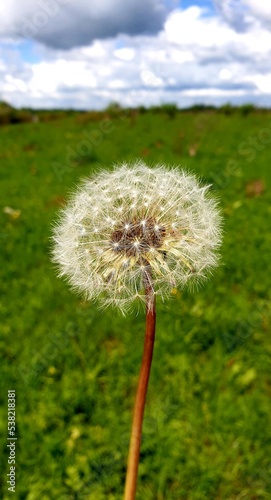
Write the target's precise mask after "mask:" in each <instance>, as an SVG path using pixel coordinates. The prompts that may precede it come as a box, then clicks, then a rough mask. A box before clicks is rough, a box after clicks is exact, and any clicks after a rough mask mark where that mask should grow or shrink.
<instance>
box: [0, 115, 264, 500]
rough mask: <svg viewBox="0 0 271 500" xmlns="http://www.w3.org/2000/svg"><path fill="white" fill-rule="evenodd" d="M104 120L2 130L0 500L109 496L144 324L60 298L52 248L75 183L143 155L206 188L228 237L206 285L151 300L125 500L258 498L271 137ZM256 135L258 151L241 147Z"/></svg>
mask: <svg viewBox="0 0 271 500" xmlns="http://www.w3.org/2000/svg"><path fill="white" fill-rule="evenodd" d="M104 119H105V114H103V115H101V116H100V118H99V115H97V113H96V114H93V115H91V113H90V114H89V115H84V114H82V115H80V114H78V116H73V117H68V118H66V119H63V120H58V121H52V122H47V123H46V122H45V123H43V122H41V123H28V124H18V125H13V126H12V125H11V126H5V127H1V128H0V163H1V211H0V219H1V228H2V229H1V234H0V241H1V248H2V252H1V259H2V260H1V266H0V269H1V280H0V282H1V288H2V293H1V303H0V308H1V316H2V320H1V337H0V357H1V365H0V366H1V368H0V370H1V377H0V389H1V391H0V403H1V408H0V432H1V435H2V437H3V439H2V441H1V455H0V464H1V466H0V467H1V478H0V496H1V498H3V499H4V500H7V499H9V498H11V497H12V495H13V497H14V498H16V499H20V500H40V499H42V500H47V499H48V500H51V499H57V500H58V499H60V500H73V499H75V500H81V499H82V500H85V499H90V500H92V499H93V500H115V499H116V500H119V499H121V498H122V492H123V485H124V479H125V469H126V459H127V452H128V442H129V434H130V425H131V411H132V407H133V401H134V394H135V388H136V383H137V376H138V371H139V366H140V359H141V353H142V344H143V336H144V314H143V313H140V314H139V315H138V316H136V317H134V316H128V317H127V318H122V317H121V316H118V315H117V314H116V312H115V311H114V310H107V311H106V312H103V313H102V312H100V311H99V310H98V309H97V308H96V306H95V305H94V304H92V303H84V302H83V301H82V299H81V298H80V297H78V296H76V295H74V294H73V293H71V291H70V290H69V288H68V286H67V285H66V283H65V282H64V281H62V280H59V279H58V278H57V277H56V275H55V272H54V269H53V266H52V264H51V262H50V256H49V252H50V241H49V238H50V235H51V224H52V222H53V220H54V219H55V218H56V214H57V212H58V210H59V208H60V206H61V204H62V203H63V202H64V200H65V199H66V198H67V196H68V194H69V192H70V191H71V189H74V187H75V186H76V185H77V183H78V181H79V180H80V179H81V177H82V176H87V175H88V174H91V173H92V172H93V171H96V170H97V169H99V168H100V166H105V167H111V166H112V164H113V163H115V162H117V161H119V160H131V159H133V158H138V157H141V158H143V159H144V160H145V161H146V162H148V163H151V164H154V163H157V162H165V163H167V164H174V165H181V166H182V167H185V168H187V169H189V170H192V171H193V172H194V173H196V174H198V175H199V176H200V177H201V178H202V179H203V180H204V181H205V182H207V183H212V184H213V191H214V193H215V194H216V195H217V196H219V198H220V203H221V206H222V210H223V214H224V219H225V236H224V241H223V247H222V264H221V266H220V267H219V269H218V270H217V271H216V272H215V274H214V276H213V277H212V279H211V280H210V281H209V282H208V283H207V284H206V285H205V286H204V287H203V288H201V289H200V290H199V291H198V292H196V293H194V294H191V293H189V292H186V291H184V292H179V291H178V292H177V293H175V295H174V296H173V298H172V301H170V302H169V303H168V304H166V305H163V304H161V303H159V304H158V314H157V316H158V321H157V339H156V345H155V353H154V359H153V366H152V373H151V379H150V385H149V391H148V397H147V406H146V411H145V420H144V429H143V440H142V452H141V462H140V468H139V479H138V493H137V498H138V500H173V499H174V500H205V499H206V500H210V499H215V500H243V499H246V500H247V499H251V500H258V499H271V493H270V492H271V426H270V411H271V403H270V401H271V400H270V396H271V376H270V373H271V343H270V311H271V302H270V300H271V297H270V276H271V259H270V247H271V234H270V233H271V231H270V229H271V227H270V218H271V217H270V216H271V208H270V207H271V169H270V163H271V142H268V141H267V142H266V140H265V143H264V142H263V140H262V138H264V135H262V133H261V131H262V129H264V128H265V129H266V128H268V129H270V130H271V113H267V112H251V113H249V114H247V115H246V116H242V115H241V114H239V113H231V114H230V115H225V114H223V113H216V112H214V111H204V112H197V113H196V112H194V113H193V112H187V113H175V114H173V116H170V115H169V114H167V113H166V110H165V111H164V113H154V112H145V113H143V112H142V113H141V114H140V113H139V114H138V113H137V112H134V113H130V114H126V113H124V112H121V111H120V112H119V113H115V115H114V117H113V118H111V119H110V122H108V121H107V122H102V121H101V120H104ZM89 134H90V135H89ZM259 134H260V136H259ZM254 135H255V136H256V137H257V138H258V139H257V140H258V143H257V148H258V149H259V150H258V151H257V150H256V149H255V147H252V146H251V145H250V146H249V145H248V144H247V143H248V141H249V140H250V139H249V137H250V136H254ZM258 136H259V137H258ZM265 139H266V137H265ZM84 141H87V143H86V142H84ZM243 141H246V144H243V145H242V143H243ZM246 148H247V149H248V148H250V149H251V148H252V151H250V152H248V151H245V149H246ZM253 148H254V152H253ZM68 154H72V158H70V160H71V161H68V162H67V159H66V157H67V155H68ZM252 156H254V158H253V160H251V159H252ZM68 160H69V158H68ZM254 181H259V182H258V188H257V184H256V185H255V184H254ZM4 207H10V208H11V209H13V210H15V212H11V213H10V210H7V209H5V211H3V209H4ZM18 210H20V213H19V212H16V211H18ZM7 212H9V213H7ZM8 389H16V395H17V396H16V397H17V413H16V418H17V437H18V440H17V447H16V476H17V477H16V494H15V495H14V494H12V493H10V492H8V490H7V483H6V480H7V476H6V474H7V472H8V464H7V460H8V453H7V448H6V444H7V441H6V437H7V390H8Z"/></svg>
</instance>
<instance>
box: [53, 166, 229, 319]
mask: <svg viewBox="0 0 271 500" xmlns="http://www.w3.org/2000/svg"><path fill="white" fill-rule="evenodd" d="M146 200H148V201H147V202H146ZM53 240H54V246H53V260H54V262H56V263H57V265H58V268H59V274H60V275H61V276H65V277H66V278H67V279H68V281H69V282H70V283H71V285H72V286H73V288H74V289H76V290H78V291H80V292H84V294H85V296H86V298H87V299H94V300H95V299H100V303H101V305H103V306H107V305H113V306H117V307H119V308H120V309H121V311H122V312H123V313H125V312H127V311H128V310H129V309H130V308H131V306H132V305H133V303H134V301H136V300H138V299H140V300H141V301H143V302H146V297H145V294H144V275H145V274H146V269H148V273H149V274H150V276H151V280H152V286H153V292H154V294H155V295H159V296H161V297H162V299H163V300H164V299H165V298H168V297H170V295H171V291H172V288H173V287H174V288H175V287H184V286H185V285H187V284H195V283H198V282H200V281H201V280H202V279H204V278H206V276H207V275H208V274H209V272H210V271H211V270H212V269H213V268H214V267H216V266H217V263H218V255H217V249H218V247H219V246H220V242H221V217H220V213H219V210H218V208H217V203H216V201H215V200H214V199H212V198H211V197H210V195H209V191H208V187H206V186H202V185H201V184H200V183H199V182H198V180H197V179H196V178H195V176H194V175H191V174H188V173H186V172H185V171H183V170H179V169H177V168H174V169H172V168H171V169H170V168H168V167H166V166H163V165H160V166H156V167H153V168H150V167H148V166H147V165H145V164H144V163H143V162H142V161H137V162H135V163H134V164H122V165H120V166H116V167H115V168H114V170H113V171H101V172H100V173H98V174H96V175H94V176H93V177H90V178H89V179H87V180H85V181H84V183H83V184H82V185H81V187H80V188H79V190H78V191H77V193H75V195H74V196H73V197H72V198H71V200H70V202H69V203H68V205H67V207H66V208H65V209H64V210H63V211H62V212H61V216H60V219H59V222H58V223H57V225H56V226H55V228H54V234H53Z"/></svg>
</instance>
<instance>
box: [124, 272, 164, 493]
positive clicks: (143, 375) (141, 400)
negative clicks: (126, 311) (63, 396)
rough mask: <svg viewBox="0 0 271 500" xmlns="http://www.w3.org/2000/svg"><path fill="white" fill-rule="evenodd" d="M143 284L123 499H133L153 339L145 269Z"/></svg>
mask: <svg viewBox="0 0 271 500" xmlns="http://www.w3.org/2000/svg"><path fill="white" fill-rule="evenodd" d="M144 285H145V293H146V299H147V300H146V304H147V305H146V333H145V342H144V350H143V356H142V362H141V368H140V374H139V380H138V386H137V392H136V398H135V405H134V416H133V423H132V432H131V438H130V447H129V456H128V467H127V474H126V483H125V492H124V500H134V499H135V494H136V481H137V473H138V464H139V456H140V442H141V435H142V424H143V415H144V408H145V402H146V394H147V388H148V381H149V376H150V370H151V362H152V355H153V347H154V339H155V319H156V311H155V296H154V293H153V287H152V279H151V275H150V273H149V272H148V271H147V270H146V271H145V276H144Z"/></svg>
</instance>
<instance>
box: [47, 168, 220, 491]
mask: <svg viewBox="0 0 271 500" xmlns="http://www.w3.org/2000/svg"><path fill="white" fill-rule="evenodd" d="M208 188H209V186H203V185H201V184H200V183H199V182H198V181H197V179H196V178H195V176H194V175H191V174H188V173H187V172H185V171H180V170H179V169H177V168H171V169H170V168H168V167H165V166H163V165H160V166H156V167H153V168H150V167H148V166H147V165H145V164H144V163H143V162H141V161H137V162H135V163H134V164H122V165H120V166H116V167H115V168H114V170H113V171H101V172H100V173H98V174H96V175H94V176H93V177H91V178H90V179H87V180H86V181H84V183H83V184H82V185H81V187H80V189H79V190H78V192H77V193H75V195H74V196H73V197H72V198H71V200H70V202H69V204H68V205H67V208H65V209H64V210H63V211H62V214H61V217H60V220H59V222H58V224H57V225H56V226H55V228H54V236H53V239H54V248H53V260H54V261H55V262H56V263H57V265H58V268H59V274H60V275H61V276H65V277H66V278H67V279H68V281H69V282H70V284H71V285H72V287H73V288H74V289H75V290H77V291H80V292H83V293H84V295H85V297H86V299H89V300H98V301H99V302H100V304H101V305H102V306H103V307H105V306H109V305H111V306H115V307H117V308H119V309H120V310H121V312H122V313H124V314H126V313H127V312H129V311H130V309H131V308H132V306H133V305H134V304H136V303H139V302H143V303H144V304H145V305H146V335H145V345H144V352H143V359H142V365H141V371H140V375H139V383H138V389H137V395H136V402H135V409H134V418H133V424H132V435H131V442H130V450H129V459H128V470H127V476H126V486H125V500H132V499H134V497H135V491H136V478H137V469H138V462H139V453H140V440H141V431H142V422H143V412H144V405H145V399H146V392H147V385H148V379H149V374H150V367H151V360H152V353H153V345H154V336H155V315H156V313H155V301H156V296H160V297H161V299H162V300H165V299H166V298H168V297H170V296H172V290H173V289H176V288H177V287H180V288H182V287H184V286H185V285H193V284H194V285H195V284H198V283H199V282H200V281H201V280H203V279H205V278H206V277H207V276H208V274H209V273H210V271H212V269H214V268H215V267H216V266H217V264H218V255H217V249H218V247H219V245H220V240H221V220H220V214H219V211H218V209H217V203H216V201H215V200H213V198H212V197H211V196H210V195H209V190H208Z"/></svg>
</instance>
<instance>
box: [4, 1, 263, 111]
mask: <svg viewBox="0 0 271 500" xmlns="http://www.w3.org/2000/svg"><path fill="white" fill-rule="evenodd" d="M246 1H251V2H252V0H246ZM100 14H101V13H100V12H98V14H97V15H100ZM38 50H39V51H40V54H42V61H40V62H37V63H34V64H30V63H27V62H22V60H20V58H19V56H20V46H17V47H16V46H14V50H13V52H9V57H7V55H5V54H7V51H5V52H4V51H3V50H2V51H1V50H0V94H2V96H1V95H0V99H6V100H7V101H9V102H11V103H13V104H15V105H18V106H26V105H29V106H30V105H32V106H36V107H52V106H57V107H61V106H66V107H75V108H76V107H77V108H99V107H104V106H105V105H107V104H108V103H109V102H112V101H118V102H120V103H121V104H123V105H126V106H137V105H140V104H145V105H148V104H157V103H159V102H166V101H171V102H176V103H178V104H179V105H181V106H185V105H190V104H192V103H193V102H198V103H199V102H205V103H215V104H220V103H223V102H227V101H231V102H235V103H238V102H239V103H241V102H249V101H252V102H255V103H258V104H261V105H263V104H264V103H267V104H269V101H268V92H269V90H268V89H269V88H271V80H270V78H271V77H270V73H269V72H268V68H269V67H270V59H271V33H270V31H269V30H268V29H267V28H266V26H265V25H263V24H261V22H260V20H259V19H258V17H257V18H254V19H253V18H251V20H250V24H249V27H247V29H246V30H241V31H236V30H235V28H234V26H231V25H230V24H229V23H228V22H227V21H226V20H225V19H223V17H221V16H217V15H210V13H209V15H206V11H205V10H204V9H201V8H199V7H196V6H194V7H190V8H188V9H184V10H181V9H176V10H174V11H172V12H171V13H170V14H169V16H168V17H167V19H166V21H165V24H164V29H163V30H161V31H160V32H159V33H158V34H156V35H153V36H145V35H137V36H131V35H127V34H126V35H118V36H117V37H115V38H111V39H100V40H95V41H94V42H93V43H92V44H91V45H89V46H84V47H79V48H75V47H74V48H72V49H70V50H61V49H58V50H52V49H50V48H48V47H47V48H44V47H42V46H39V49H38Z"/></svg>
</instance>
